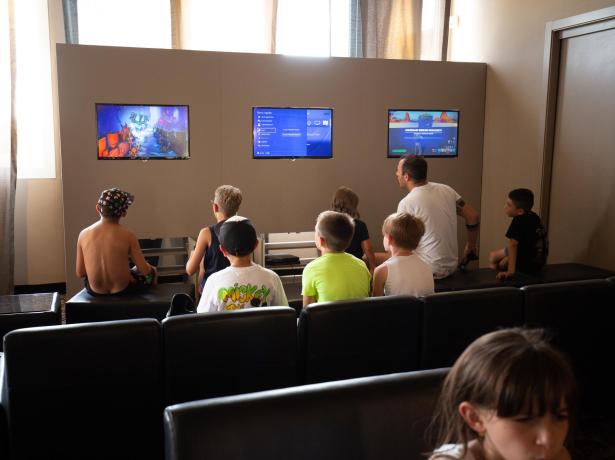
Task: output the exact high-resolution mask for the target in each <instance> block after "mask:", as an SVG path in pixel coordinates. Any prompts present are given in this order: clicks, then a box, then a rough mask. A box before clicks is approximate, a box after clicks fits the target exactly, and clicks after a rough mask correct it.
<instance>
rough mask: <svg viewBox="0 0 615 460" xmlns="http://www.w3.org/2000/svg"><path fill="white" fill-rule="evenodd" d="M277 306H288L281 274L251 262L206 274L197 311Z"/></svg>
mask: <svg viewBox="0 0 615 460" xmlns="http://www.w3.org/2000/svg"><path fill="white" fill-rule="evenodd" d="M278 306H288V299H287V298H286V293H285V292H284V287H283V286H282V281H281V280H280V277H279V276H278V275H277V274H275V273H274V272H273V271H271V270H269V269H267V268H263V267H261V266H260V265H257V264H255V263H252V265H250V266H249V267H227V268H225V269H224V270H220V271H219V272H216V273H213V274H212V275H211V276H210V277H209V278H207V281H206V282H205V286H204V287H203V295H202V296H201V300H200V301H199V305H198V307H197V312H198V313H205V312H214V311H225V310H239V309H242V308H252V307H278Z"/></svg>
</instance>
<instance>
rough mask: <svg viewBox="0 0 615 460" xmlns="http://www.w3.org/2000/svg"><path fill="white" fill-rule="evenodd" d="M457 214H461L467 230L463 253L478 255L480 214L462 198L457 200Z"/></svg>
mask: <svg viewBox="0 0 615 460" xmlns="http://www.w3.org/2000/svg"><path fill="white" fill-rule="evenodd" d="M456 205H457V215H459V216H461V217H462V218H463V220H464V221H465V223H466V230H467V232H468V242H467V243H466V247H465V251H464V253H465V255H468V254H472V253H473V254H476V255H478V254H477V253H478V245H477V241H478V230H479V228H480V215H479V214H478V212H477V211H476V209H474V208H473V207H472V205H470V204H468V203H466V202H465V201H464V200H463V198H459V199H458V200H457V203H456Z"/></svg>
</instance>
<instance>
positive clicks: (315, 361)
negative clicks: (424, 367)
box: [299, 296, 422, 383]
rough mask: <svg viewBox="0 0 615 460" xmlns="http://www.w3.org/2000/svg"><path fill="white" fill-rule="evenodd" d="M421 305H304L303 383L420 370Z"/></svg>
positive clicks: (402, 301)
mask: <svg viewBox="0 0 615 460" xmlns="http://www.w3.org/2000/svg"><path fill="white" fill-rule="evenodd" d="M421 312H422V304H421V301H420V300H418V299H416V298H414V297H410V296H390V297H373V298H367V299H358V300H345V301H338V302H321V303H316V304H313V305H310V306H308V307H307V308H306V309H304V310H303V311H302V312H301V316H300V317H299V355H300V356H301V357H302V359H303V360H304V362H302V363H301V366H302V368H303V369H304V376H303V378H304V382H305V383H314V382H324V381H329V380H339V379H349V378H355V377H365V376H369V375H379V374H388V373H392V372H407V371H412V370H416V369H418V365H419V362H418V358H419V344H420V327H421Z"/></svg>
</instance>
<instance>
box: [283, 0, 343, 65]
mask: <svg viewBox="0 0 615 460" xmlns="http://www.w3.org/2000/svg"><path fill="white" fill-rule="evenodd" d="M276 26H277V27H276V50H275V51H276V53H279V54H289V55H295V56H349V55H350V0H278V15H277V21H276Z"/></svg>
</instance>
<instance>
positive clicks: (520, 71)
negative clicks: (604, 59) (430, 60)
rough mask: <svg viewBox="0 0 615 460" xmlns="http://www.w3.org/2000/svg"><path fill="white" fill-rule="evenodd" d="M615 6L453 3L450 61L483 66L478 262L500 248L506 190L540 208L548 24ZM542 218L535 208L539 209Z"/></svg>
mask: <svg viewBox="0 0 615 460" xmlns="http://www.w3.org/2000/svg"><path fill="white" fill-rule="evenodd" d="M614 4H615V2H614V1H613V0H583V1H580V0H540V1H533V2H530V1H526V0H522V1H519V0H497V1H493V0H454V1H453V9H452V15H453V16H454V17H456V18H457V20H456V21H453V23H454V25H455V27H454V29H452V31H451V36H450V59H451V60H453V61H479V62H486V63H487V64H488V66H487V91H486V105H485V146H484V160H483V189H482V202H481V208H482V225H481V264H482V265H485V264H486V261H487V256H488V254H489V251H490V250H491V249H494V248H496V247H502V246H503V245H504V244H505V242H506V240H505V237H504V234H505V232H506V228H507V226H508V224H509V223H510V221H509V220H508V219H507V218H506V216H505V215H504V212H503V206H504V201H505V199H506V196H507V194H508V192H509V191H510V190H511V189H513V188H517V187H528V188H531V189H532V190H534V192H535V195H536V202H537V203H539V202H540V194H541V190H540V181H541V174H542V173H541V171H542V148H543V144H542V141H543V140H542V138H541V117H542V116H543V115H544V109H545V108H544V106H543V104H544V100H543V99H542V98H541V89H542V85H543V56H544V41H545V27H546V24H547V22H549V21H554V20H558V19H563V18H567V17H570V16H575V15H577V14H581V13H585V12H589V11H593V10H597V9H600V8H604V7H607V6H612V5H614ZM538 212H540V209H538Z"/></svg>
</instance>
